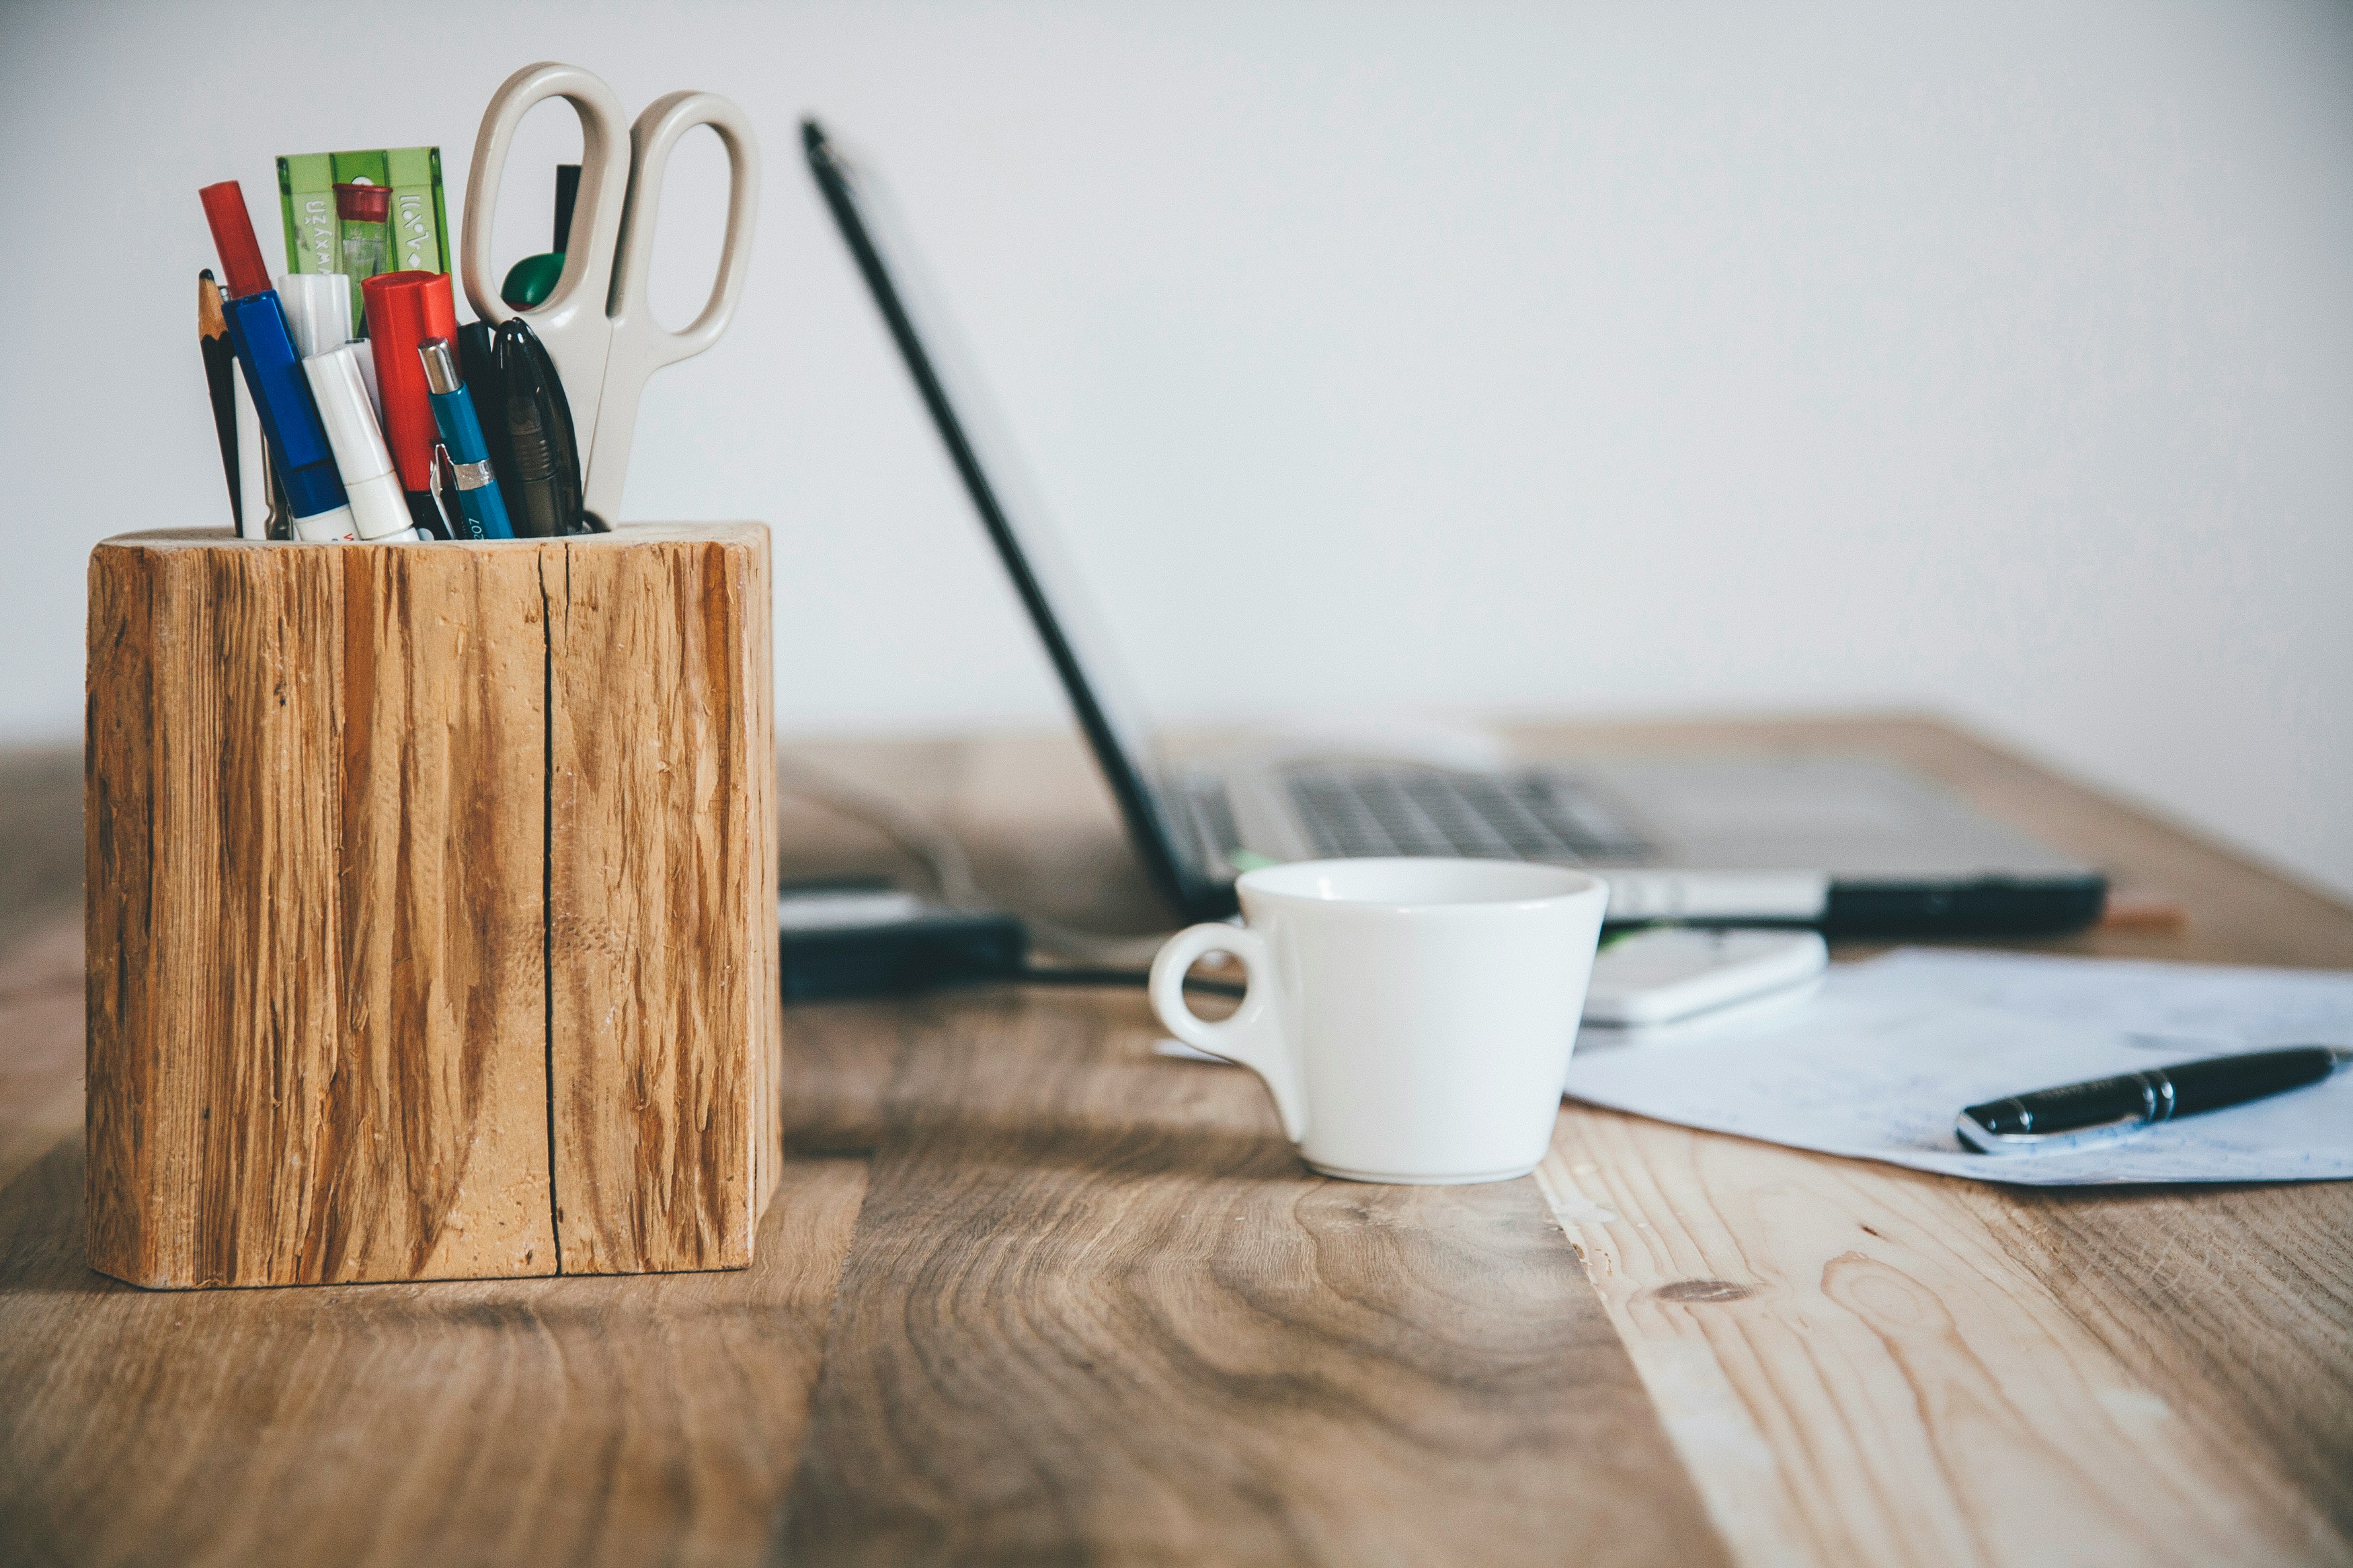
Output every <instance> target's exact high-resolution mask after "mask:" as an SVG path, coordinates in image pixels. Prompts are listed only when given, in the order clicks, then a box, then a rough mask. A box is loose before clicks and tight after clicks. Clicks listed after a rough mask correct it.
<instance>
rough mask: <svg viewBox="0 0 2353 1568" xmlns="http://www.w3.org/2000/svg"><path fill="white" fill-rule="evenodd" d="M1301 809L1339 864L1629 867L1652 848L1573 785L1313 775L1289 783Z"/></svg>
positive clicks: (1358, 771) (1424, 771) (1332, 770)
mask: <svg viewBox="0 0 2353 1568" xmlns="http://www.w3.org/2000/svg"><path fill="white" fill-rule="evenodd" d="M1283 782H1284V784H1286V785H1287V786H1288V788H1289V790H1290V792H1291V802H1292V805H1293V807H1294V808H1296V809H1297V811H1298V813H1299V816H1300V818H1301V820H1302V821H1303V823H1304V824H1305V826H1306V828H1307V832H1308V836H1309V837H1311V838H1313V839H1314V841H1315V849H1316V852H1317V853H1318V854H1320V855H1326V856H1332V857H1335V858H1355V857H1359V856H1367V855H1460V856H1465V857H1468V858H1473V859H1485V860H1629V859H1637V858H1641V856H1643V855H1644V854H1646V853H1647V852H1648V850H1649V846H1648V845H1646V844H1644V843H1643V842H1642V840H1641V838H1640V837H1637V836H1636V835H1635V834H1633V833H1632V832H1631V831H1630V830H1629V829H1628V828H1627V827H1626V826H1625V825H1624V824H1623V823H1621V822H1620V821H1619V820H1618V819H1617V818H1616V817H1615V816H1612V815H1611V814H1610V812H1609V808H1608V807H1607V806H1605V805H1602V804H1601V802H1600V801H1599V800H1598V799H1596V798H1595V797H1594V796H1593V795H1592V794H1591V793H1589V792H1588V791H1587V790H1585V789H1582V788H1580V787H1579V786H1578V785H1577V784H1576V783H1575V782H1574V781H1573V780H1569V779H1564V778H1560V777H1558V776H1556V775H1552V774H1546V773H1448V772H1445V771H1442V770H1440V769H1436V768H1399V767H1362V766H1353V767H1329V766H1326V767H1312V768H1293V769H1290V770H1287V771H1286V772H1285V773H1284V774H1283Z"/></svg>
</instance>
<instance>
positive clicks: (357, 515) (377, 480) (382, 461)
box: [302, 343, 417, 544]
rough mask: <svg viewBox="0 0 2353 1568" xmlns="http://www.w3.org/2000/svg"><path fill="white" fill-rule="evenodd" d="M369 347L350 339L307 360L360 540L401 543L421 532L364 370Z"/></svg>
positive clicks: (306, 371) (304, 369)
mask: <svg viewBox="0 0 2353 1568" xmlns="http://www.w3.org/2000/svg"><path fill="white" fill-rule="evenodd" d="M367 353H368V351H367V349H366V348H365V347H364V346H363V345H361V344H358V343H345V344H344V345H343V347H341V348H338V349H333V350H331V351H329V352H328V353H322V354H320V355H318V356H316V357H315V358H311V359H306V360H304V361H303V362H302V374H304V375H306V376H308V377H310V379H311V396H312V397H313V398H315V399H317V401H318V405H319V423H320V424H321V425H322V426H325V427H326V431H327V448H328V450H330V451H332V452H333V453H334V455H335V468H336V470H337V471H338V472H340V473H341V474H342V475H343V490H344V492H345V493H346V494H347V495H349V496H350V497H351V516H352V521H353V527H354V530H355V531H356V534H357V536H358V538H359V540H360V541H361V542H363V543H368V544H395V543H400V542H406V541H408V540H413V539H415V538H417V530H416V528H415V526H414V523H415V520H414V519H412V518H411V517H410V516H409V515H408V500H407V498H406V497H405V496H404V495H403V494H402V493H401V489H400V478H399V476H398V475H397V474H396V473H395V472H394V471H393V466H392V453H391V452H390V451H389V450H387V449H386V448H385V444H384V428H383V426H380V425H378V424H377V423H376V417H375V403H374V402H373V401H372V400H371V399H370V398H369V396H368V389H367V383H366V381H365V380H364V379H363V377H362V375H361V371H360V365H361V362H362V361H363V360H364V359H365V358H366V357H367Z"/></svg>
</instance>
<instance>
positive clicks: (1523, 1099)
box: [1152, 859, 1609, 1184]
mask: <svg viewBox="0 0 2353 1568" xmlns="http://www.w3.org/2000/svg"><path fill="white" fill-rule="evenodd" d="M1236 890H1237V891H1238V892H1239V893H1240V899H1241V906H1242V916H1243V919H1244V920H1245V921H1247V922H1248V923H1247V924H1245V925H1242V926H1231V925H1197V926H1193V927H1190V928H1188V929H1187V930H1185V931H1179V932H1177V933H1176V935H1175V936H1173V937H1171V938H1170V939H1169V940H1168V942H1167V943H1166V945H1165V946H1163V947H1162V948H1161V950H1160V952H1159V954H1158V956H1157V957H1155V959H1154V960H1153V963H1152V1007H1153V1011H1154V1012H1155V1013H1156V1014H1157V1015H1158V1016H1159V1018H1160V1022H1161V1023H1162V1024H1163V1025H1165V1026H1166V1027H1167V1029H1168V1031H1169V1033H1171V1034H1173V1035H1175V1036H1176V1037H1177V1038H1178V1039H1180V1040H1182V1041H1184V1042H1185V1043H1186V1044H1187V1045H1188V1046H1191V1047H1195V1048H1196V1049H1198V1050H1203V1051H1208V1052H1209V1053H1210V1054H1211V1055H1213V1056H1219V1057H1223V1058H1226V1059H1227V1060H1229V1061H1232V1062H1237V1063H1239V1064H1240V1065H1241V1066H1243V1067H1246V1068H1250V1070H1251V1071H1253V1072H1255V1073H1257V1074H1258V1076H1259V1077H1260V1078H1261V1079H1263V1080H1264V1081H1265V1083H1266V1087H1267V1090H1268V1092H1269V1093H1270V1094H1271V1095H1272V1096H1273V1099H1274V1107H1275V1110H1276V1112H1277V1114H1278V1115H1280V1116H1281V1118H1282V1131H1283V1132H1284V1134H1285V1135H1286V1136H1287V1137H1289V1138H1290V1140H1291V1141H1292V1142H1293V1143H1294V1144H1296V1145H1298V1148H1299V1152H1300V1156H1301V1158H1303V1160H1305V1161H1306V1162H1307V1163H1308V1164H1309V1165H1311V1166H1313V1167H1314V1169H1316V1170H1318V1171H1321V1172H1323V1173H1324V1174H1326V1175H1331V1176H1345V1177H1346V1178H1348V1179H1349V1180H1351V1181H1359V1182H1400V1183H1415V1184H1446V1183H1467V1182H1500V1181H1505V1180H1508V1179H1510V1178H1512V1177H1514V1176H1521V1175H1525V1174H1526V1173H1528V1172H1530V1171H1532V1170H1534V1169H1535V1167H1536V1164H1537V1163H1538V1162H1539V1161H1541V1160H1542V1159H1543V1158H1544V1155H1545V1150H1546V1147H1547V1146H1548V1145H1549V1143H1550V1142H1551V1137H1552V1128H1553V1120H1554V1116H1555V1114H1556V1111H1557V1110H1558V1108H1559V1104H1560V1085H1561V1080H1562V1079H1563V1077H1564V1076H1565V1075H1566V1074H1567V1070H1568V1056H1569V1050H1570V1047H1572V1046H1574V1045H1575V1044H1576V1040H1577V1016H1578V1015H1579V1014H1580V1013H1581V1012H1582V1011H1583V1009H1584V1006H1585V986H1586V982H1587V981H1588V979H1589V978H1590V977H1591V975H1592V973H1593V953H1594V947H1595V944H1596V942H1597V941H1598V939H1599V935H1600V931H1601V912H1602V909H1603V906H1604V905H1605V904H1606V903H1607V902H1608V901H1609V889H1608V888H1607V887H1606V886H1605V885H1604V884H1603V883H1602V882H1600V881H1599V879H1595V878H1592V877H1588V876H1587V875H1585V874H1584V873H1583V872H1581V871H1571V870H1568V869H1566V868H1561V867H1556V866H1531V865H1525V864H1522V863H1519V862H1516V861H1507V860H1440V859H1384V860H1311V861H1304V862H1302V863H1299V864H1295V865H1289V866H1273V867H1268V868H1263V869H1261V870H1256V871H1250V872H1248V873H1246V874H1245V875H1244V876H1243V877H1242V878H1241V879H1240V881H1239V882H1238V883H1237V884H1236ZM1210 952H1228V953H1231V954H1232V955H1233V956H1234V957H1236V958H1237V959H1239V960H1240V961H1241V963H1242V965H1243V967H1244V968H1245V969H1246V970H1247V971H1248V972H1249V979H1250V984H1249V994H1247V995H1246V996H1244V997H1243V999H1242V1004H1241V1005H1240V1007H1239V1008H1238V1009H1236V1010H1235V1012H1234V1014H1233V1016H1231V1017H1229V1018H1226V1019H1224V1020H1222V1021H1220V1022H1218V1023H1210V1022H1208V1021H1207V1020H1205V1019H1202V1018H1199V1017H1197V1016H1194V1014H1193V1012H1192V1010H1191V1009H1190V1008H1189V1007H1187V1005H1186V1004H1185V992H1184V983H1185V972H1186V971H1187V969H1188V968H1190V967H1191V966H1192V964H1193V963H1194V962H1195V961H1196V960H1198V959H1199V958H1200V957H1201V956H1202V955H1203V954H1205V953H1210Z"/></svg>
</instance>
